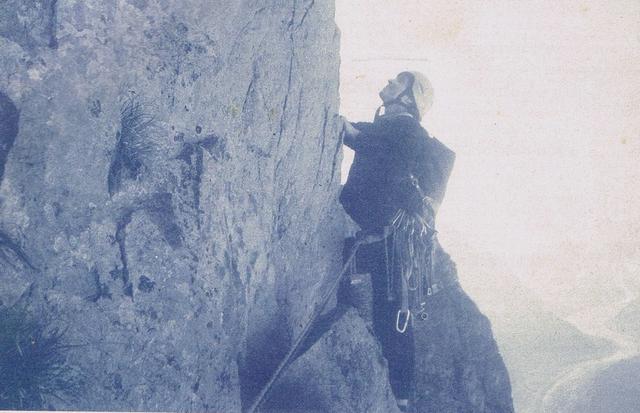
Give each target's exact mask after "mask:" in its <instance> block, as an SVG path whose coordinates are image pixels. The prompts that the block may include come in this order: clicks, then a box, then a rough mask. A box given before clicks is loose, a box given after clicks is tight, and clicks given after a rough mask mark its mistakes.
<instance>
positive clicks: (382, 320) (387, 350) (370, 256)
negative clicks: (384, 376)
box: [356, 242, 415, 399]
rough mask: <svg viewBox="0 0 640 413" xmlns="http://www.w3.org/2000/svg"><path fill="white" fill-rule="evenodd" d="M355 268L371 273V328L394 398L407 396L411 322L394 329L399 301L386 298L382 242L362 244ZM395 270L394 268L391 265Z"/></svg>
mask: <svg viewBox="0 0 640 413" xmlns="http://www.w3.org/2000/svg"><path fill="white" fill-rule="evenodd" d="M356 263H357V268H356V269H357V271H358V272H369V273H371V281H372V284H373V331H374V333H375V335H376V337H377V338H378V341H379V342H380V344H381V347H382V353H383V354H384V356H385V358H386V359H387V361H388V364H389V381H390V382H391V388H392V390H393V393H394V395H395V396H396V398H397V399H410V398H411V397H412V395H413V391H414V389H413V385H414V377H415V370H414V367H415V343H414V340H413V328H412V326H411V323H409V326H408V327H407V330H406V331H405V332H404V333H399V332H398V331H397V330H396V317H397V314H398V310H399V309H400V305H399V302H398V301H397V300H395V301H389V300H388V299H387V274H386V263H385V252H384V243H383V242H377V243H373V244H366V245H362V246H361V247H360V249H359V250H358V255H357V261H356ZM394 272H396V273H397V269H394Z"/></svg>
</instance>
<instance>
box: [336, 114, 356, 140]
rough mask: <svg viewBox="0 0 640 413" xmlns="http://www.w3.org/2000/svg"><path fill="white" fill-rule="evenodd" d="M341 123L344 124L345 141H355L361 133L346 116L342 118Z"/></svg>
mask: <svg viewBox="0 0 640 413" xmlns="http://www.w3.org/2000/svg"><path fill="white" fill-rule="evenodd" d="M340 122H341V123H342V132H343V134H344V138H345V139H353V138H355V137H357V136H358V135H359V134H360V131H359V130H358V129H356V127H355V126H353V125H352V124H351V122H349V121H348V120H347V118H345V117H344V116H340Z"/></svg>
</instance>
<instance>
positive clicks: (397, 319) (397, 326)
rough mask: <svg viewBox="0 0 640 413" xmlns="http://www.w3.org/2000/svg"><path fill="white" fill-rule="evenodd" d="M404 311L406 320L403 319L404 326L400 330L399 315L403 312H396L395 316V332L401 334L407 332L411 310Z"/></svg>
mask: <svg viewBox="0 0 640 413" xmlns="http://www.w3.org/2000/svg"><path fill="white" fill-rule="evenodd" d="M405 311H406V313H407V315H406V318H405V319H404V326H402V328H400V314H402V313H403V311H402V310H398V315H397V316H396V331H397V332H398V333H401V334H402V333H404V332H405V331H407V326H408V325H409V318H411V310H405Z"/></svg>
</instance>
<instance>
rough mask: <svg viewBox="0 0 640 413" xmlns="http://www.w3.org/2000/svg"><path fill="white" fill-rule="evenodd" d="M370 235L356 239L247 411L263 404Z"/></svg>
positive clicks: (250, 412)
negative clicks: (330, 282)
mask: <svg viewBox="0 0 640 413" xmlns="http://www.w3.org/2000/svg"><path fill="white" fill-rule="evenodd" d="M370 237H371V236H369V237H366V238H361V239H356V242H355V244H354V245H353V247H352V249H351V253H350V254H349V258H348V259H347V261H346V262H345V263H344V265H343V266H342V270H341V271H340V273H339V274H338V276H337V277H336V279H335V280H334V281H333V283H332V284H331V288H329V290H328V291H327V292H326V293H325V294H324V295H323V296H322V298H321V299H320V301H319V302H318V303H317V304H316V306H315V307H314V311H313V312H312V313H311V317H310V318H309V320H308V321H307V323H306V324H305V326H304V327H303V328H302V331H301V332H300V334H299V335H298V338H297V339H296V340H295V341H294V343H293V346H292V347H291V349H290V350H289V352H288V353H287V354H286V355H285V357H284V359H283V360H282V361H281V362H280V364H279V365H278V368H277V369H276V370H275V371H274V373H273V375H272V376H271V378H270V379H269V381H268V382H267V384H266V385H265V387H264V388H263V389H262V391H260V394H258V397H256V399H255V401H254V402H253V404H252V405H251V406H250V407H249V409H248V410H247V413H254V412H256V411H257V410H258V408H259V407H260V406H261V405H262V403H263V402H264V400H265V399H266V396H267V395H268V393H269V391H270V390H271V388H272V387H273V384H274V383H275V382H276V380H277V379H278V378H279V377H280V375H281V374H282V372H283V371H284V370H285V369H286V368H287V366H288V365H289V363H290V362H291V361H292V359H293V356H294V355H295V354H296V353H297V351H298V348H299V347H300V345H301V344H302V343H303V341H304V339H305V338H306V337H307V335H308V334H309V331H310V329H311V326H312V325H313V323H314V321H315V320H316V319H317V318H318V316H320V314H321V313H322V310H323V309H324V307H325V306H326V305H327V303H328V302H329V300H330V299H331V297H332V296H333V293H334V292H335V291H336V289H337V288H338V285H340V281H341V280H342V277H343V276H344V275H345V273H346V272H347V270H349V269H351V268H353V265H354V264H353V263H352V261H355V257H356V253H357V252H358V248H360V246H361V245H362V244H364V243H369V242H373V241H372V239H373V238H370Z"/></svg>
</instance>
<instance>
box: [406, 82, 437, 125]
mask: <svg viewBox="0 0 640 413" xmlns="http://www.w3.org/2000/svg"><path fill="white" fill-rule="evenodd" d="M403 73H408V74H409V75H411V77H412V80H413V81H412V82H411V83H410V85H411V86H410V89H411V90H410V91H411V96H410V97H412V98H413V103H414V105H415V109H416V112H417V115H418V117H419V119H418V120H422V119H423V118H424V115H425V113H427V111H428V110H429V109H431V106H432V105H433V86H431V82H430V81H429V79H427V77H426V76H425V75H423V74H422V73H420V72H416V71H410V72H403ZM398 76H400V75H398Z"/></svg>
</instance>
